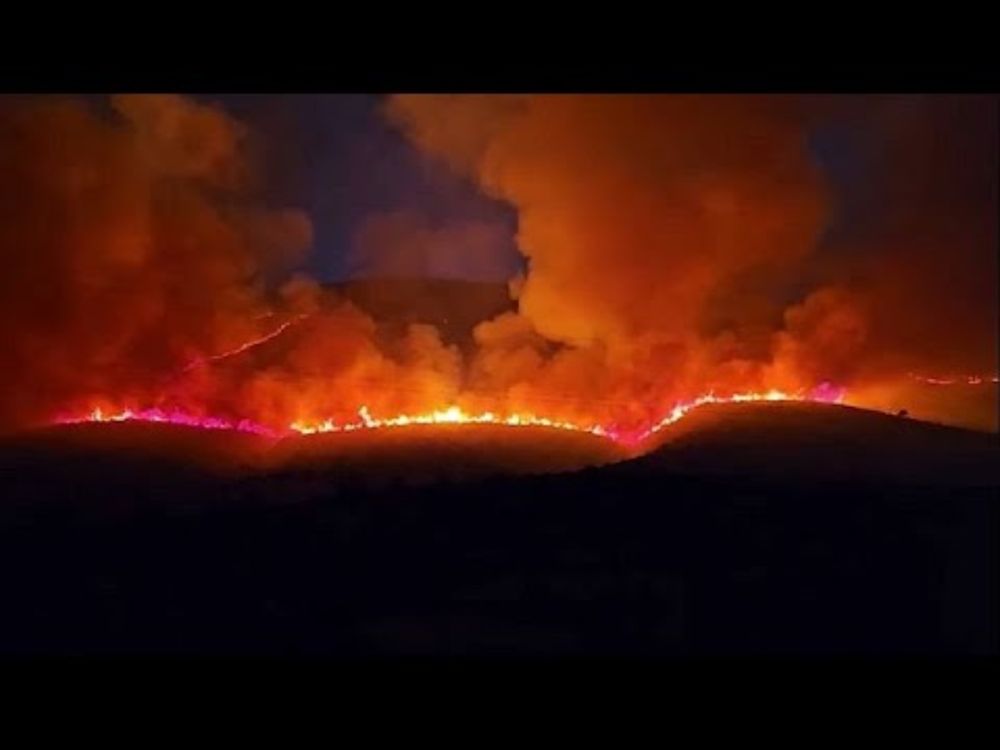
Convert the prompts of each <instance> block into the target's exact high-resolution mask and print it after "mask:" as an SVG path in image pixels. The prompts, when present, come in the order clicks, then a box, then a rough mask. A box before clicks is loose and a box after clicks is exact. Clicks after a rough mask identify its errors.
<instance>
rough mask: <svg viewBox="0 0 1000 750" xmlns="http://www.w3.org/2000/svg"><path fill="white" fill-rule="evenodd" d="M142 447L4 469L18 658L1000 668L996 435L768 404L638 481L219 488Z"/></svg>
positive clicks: (23, 443)
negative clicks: (842, 660) (998, 661)
mask: <svg viewBox="0 0 1000 750" xmlns="http://www.w3.org/2000/svg"><path fill="white" fill-rule="evenodd" d="M682 426H683V429H682ZM134 427H135V426H134V425H106V426H99V427H97V428H96V429H97V430H100V431H101V432H102V434H104V435H105V437H104V438H102V439H94V438H93V435H90V436H89V437H88V436H86V435H85V436H84V437H82V438H74V439H73V440H67V439H65V434H68V433H60V435H62V437H59V438H58V439H57V438H55V437H53V435H45V436H33V437H31V438H18V439H16V440H15V439H10V440H7V441H6V442H5V443H3V445H2V446H0V496H2V497H3V512H2V514H0V606H2V617H0V651H2V652H3V653H6V654H25V653H44V654H53V653H56V654H65V653H72V654H80V653H85V654H93V653H101V654H104V653H117V654H121V653H158V654H162V653H166V654H177V653H183V654H191V653H195V654H220V653H222V654H278V655H287V654H296V655H302V654H306V655H314V654H319V655H334V656H343V657H366V656H396V655H412V654H420V655H425V654H430V655H435V656H453V655H465V654H475V655H490V656H501V657H502V656H509V655H519V656H524V655H578V654H584V655H626V656H670V655H690V654H694V655H715V654H732V653H738V654H746V653H767V654H774V653H779V654H789V653H792V654H795V653H823V654H830V653H835V654H840V653H847V654H934V655H941V654H982V653H995V651H996V643H997V642H996V637H995V626H996V610H995V604H994V597H993V596H992V594H993V593H994V592H995V583H994V580H993V579H992V577H991V576H992V570H993V567H994V562H995V557H994V555H995V536H994V529H995V522H996V501H997V487H998V483H997V473H996V468H997V465H998V464H1000V462H998V461H997V460H996V459H997V458H998V448H997V443H996V436H995V435H988V434H981V433H972V432H966V431H961V430H955V429H948V428H939V427H934V426H930V425H924V424H921V423H915V422H912V421H909V420H902V419H894V418H890V417H885V416H881V415H875V414H869V413H864V412H858V411H856V410H851V409H841V408H837V407H793V406H787V405H773V406H772V405H764V406H761V405H752V406H747V407H738V408H733V407H730V408H719V409H714V410H713V409H706V410H704V412H702V413H700V414H698V415H692V417H690V418H689V420H684V422H682V423H680V424H679V425H678V429H677V430H676V431H675V432H674V433H672V434H669V435H668V436H666V438H665V441H664V444H663V445H662V446H660V447H659V448H658V449H657V450H656V451H654V452H653V453H652V454H650V455H647V456H644V457H641V458H639V459H635V460H632V461H625V462H621V463H615V464H609V465H605V466H602V467H595V468H587V469H582V470H577V471H568V472H565V473H559V474H546V475H534V476H525V475H522V476H517V475H512V474H510V470H511V469H510V466H509V465H504V466H502V467H500V468H502V469H503V470H504V472H506V473H505V474H504V475H503V476H491V475H490V472H489V471H488V470H486V469H484V468H483V467H482V466H479V467H477V468H476V470H474V471H469V472H465V473H462V472H457V473H455V472H454V471H449V470H448V469H449V468H454V466H453V464H455V463H456V462H457V461H459V460H461V459H460V452H459V453H455V452H454V451H452V452H450V453H449V452H445V453H441V452H440V451H439V450H438V449H437V448H428V447H427V445H425V444H417V443H414V446H415V447H414V446H411V447H409V448H407V446H406V445H404V444H403V443H405V442H406V441H403V443H400V444H398V445H396V447H395V448H394V450H397V451H398V452H399V457H398V461H396V460H395V459H393V457H392V456H382V457H381V458H380V459H379V461H381V462H382V463H381V464H378V463H376V464H373V465H367V466H365V467H363V468H364V470H357V465H356V462H355V464H352V465H354V466H355V470H353V471H352V470H348V468H347V467H346V466H345V463H344V459H343V457H340V458H339V459H338V458H337V457H336V456H334V458H331V459H330V461H328V462H326V463H324V462H323V461H322V460H320V458H318V457H317V456H318V455H319V454H317V453H316V451H315V446H316V445H318V444H316V443H314V444H311V445H312V446H313V449H310V450H309V451H305V452H304V453H305V455H307V456H308V460H304V459H301V457H300V458H299V459H295V460H287V457H286V460H283V461H282V462H281V463H280V464H275V463H274V462H272V463H271V464H269V465H268V466H267V468H266V469H261V468H259V467H260V466H261V465H263V464H261V463H260V462H257V464H256V466H257V467H258V468H256V469H251V468H239V467H237V468H235V469H234V468H233V466H235V464H233V465H230V466H229V467H228V468H227V469H226V470H219V469H218V467H215V468H210V467H207V466H205V465H196V464H192V463H190V462H185V461H183V460H179V459H178V458H177V453H176V451H175V450H173V449H171V451H163V450H157V451H146V452H144V451H143V450H140V449H134V450H133V451H132V452H127V451H123V450H121V445H120V444H121V442H122V441H125V442H127V443H128V444H129V445H131V446H133V448H135V446H136V445H139V446H140V448H141V445H142V444H143V440H144V439H147V438H148V435H146V438H144V437H143V435H144V434H145V433H141V432H136V431H135V430H133V431H132V432H128V430H129V429H130V428H134ZM143 429H147V428H143ZM148 429H151V430H154V431H159V433H158V434H160V436H161V438H162V433H164V431H166V432H169V433H170V434H171V435H174V436H176V435H177V434H178V433H177V429H178V428H159V427H157V428H148ZM466 429H470V428H466ZM471 429H473V430H474V429H475V428H471ZM180 434H182V438H176V437H171V438H170V439H171V440H177V439H179V440H180V442H181V443H185V441H188V440H194V441H195V442H198V441H209V442H212V441H215V442H213V443H212V444H213V445H218V444H222V443H220V441H227V442H224V445H225V449H222V448H217V451H218V452H219V453H220V455H221V454H225V455H235V453H240V451H243V452H244V454H245V455H256V454H257V453H261V452H263V453H267V452H268V451H272V450H274V448H273V446H272V447H268V446H263V447H262V446H260V445H257V444H255V443H254V439H253V438H248V439H247V440H246V441H244V443H245V444H244V443H241V442H240V440H242V437H243V436H233V435H229V434H211V435H210V436H208V437H206V436H205V434H203V433H199V435H197V436H194V437H192V436H191V435H190V431H186V430H181V433H180ZM415 434H416V433H415ZM468 434H470V435H471V433H468ZM158 439H159V438H158ZM491 439H492V438H491ZM496 439H497V440H500V439H502V438H499V437H498V438H496ZM538 440H539V445H540V446H541V442H544V439H543V438H538ZM116 441H117V443H116ZM168 442H169V441H168ZM418 442H419V441H418ZM161 443H162V440H161ZM116 444H117V447H115V445H116ZM185 445H186V446H187V447H186V448H184V449H185V450H189V449H190V445H188V444H187V443H185ZM199 445H201V443H199ZM175 447H176V446H175ZM202 449H203V450H207V447H205V446H203V447H202ZM542 449H543V448H542V447H540V448H539V450H542ZM285 450H288V448H287V446H286V447H285ZM477 450H479V449H477ZM581 450H583V451H584V452H585V453H586V451H589V450H590V448H581ZM480 452H481V451H480ZM293 453H295V451H293ZM320 453H321V452H320ZM241 455H243V454H241ZM415 456H416V459H415V458H414V457H415ZM618 458H620V457H618ZM404 459H405V460H404ZM586 459H587V461H590V462H592V461H593V460H594V456H593V455H591V454H587V456H586ZM247 460H248V464H247V465H249V464H250V463H253V462H252V461H250V460H249V459H247ZM407 461H409V463H406V462H407ZM394 463H398V464H399V465H405V466H407V467H408V468H407V470H406V471H403V472H400V471H392V470H391V466H392V465H394ZM418 464H420V465H424V466H425V467H429V468H428V470H427V471H425V472H424V473H423V474H422V475H421V477H420V478H419V480H418V481H411V478H410V476H409V474H410V473H411V469H412V467H413V466H414V465H418ZM380 467H381V468H380ZM434 467H438V469H439V470H438V471H434V470H431V469H433V468H434ZM487 468H488V467H487Z"/></svg>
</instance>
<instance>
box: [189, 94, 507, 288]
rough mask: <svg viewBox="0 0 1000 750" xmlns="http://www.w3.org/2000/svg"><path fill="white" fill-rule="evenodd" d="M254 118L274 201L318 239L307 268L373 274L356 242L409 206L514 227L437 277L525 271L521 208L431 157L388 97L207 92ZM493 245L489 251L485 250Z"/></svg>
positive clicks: (435, 215)
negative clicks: (500, 242) (391, 109)
mask: <svg viewBox="0 0 1000 750" xmlns="http://www.w3.org/2000/svg"><path fill="white" fill-rule="evenodd" d="M197 98H199V99H201V100H202V101H206V102H215V103H219V104H222V106H223V107H224V108H225V109H226V110H227V111H228V112H230V113H231V114H232V115H234V116H235V117H236V118H237V119H240V120H242V121H244V122H246V123H248V124H249V125H250V127H251V129H252V131H253V134H254V138H255V142H256V144H257V145H258V146H259V148H260V152H259V156H260V164H261V167H262V168H263V169H264V170H265V173H264V174H265V176H264V179H263V180H262V183H263V185H264V187H265V189H266V193H265V195H266V196H267V198H268V200H269V202H272V203H284V204H286V205H290V206H297V207H300V208H302V209H303V210H304V211H306V213H308V214H309V217H310V218H311V220H312V222H313V230H314V232H315V245H314V249H313V252H312V254H311V256H310V258H309V259H308V265H307V266H306V270H307V271H308V272H309V273H310V274H311V275H314V276H316V277H319V278H323V279H327V280H331V281H336V280H343V279H346V278H351V277H359V276H364V275H366V271H367V270H369V269H366V268H364V266H363V265H362V264H358V263H356V262H352V260H351V257H350V252H349V251H350V247H351V244H352V241H353V238H354V237H355V235H356V233H357V231H358V229H359V227H360V226H361V225H362V224H363V222H364V220H365V218H366V217H368V216H372V215H376V214H380V213H385V212H392V211H398V210H407V211H410V212H419V213H420V214H421V215H423V216H425V217H426V219H427V221H428V223H429V224H430V225H431V226H444V225H448V224H450V223H452V222H453V221H455V220H463V221H468V220H469V219H475V220H480V221H483V222H487V223H491V224H493V223H495V224H497V225H499V226H501V227H503V228H504V231H505V233H506V234H507V235H508V236H509V238H510V239H509V242H508V243H507V245H506V247H505V248H503V252H502V253H498V252H497V249H498V248H497V247H496V246H494V247H490V248H476V247H473V246H470V247H468V248H467V255H466V257H467V262H456V261H455V259H454V258H450V259H448V260H447V261H446V262H444V263H442V264H441V265H438V266H437V267H436V268H434V269H432V270H433V271H436V272H435V273H432V275H435V276H442V277H449V278H461V279H469V280H477V281H478V280H490V281H505V280H506V279H508V278H509V277H510V276H512V275H513V274H514V273H516V272H517V270H518V269H519V268H520V266H521V263H522V258H521V256H520V255H519V254H518V252H517V249H516V247H515V244H514V233H515V231H516V218H515V212H514V211H513V210H512V209H511V208H510V207H508V206H505V205H504V204H503V203H501V202H499V201H495V200H491V199H489V198H487V197H485V196H484V195H482V193H480V192H479V191H478V190H477V189H476V187H475V186H474V185H472V184H471V182H469V181H467V180H464V179H461V178H459V177H457V176H455V175H454V174H453V173H451V172H450V171H448V170H446V169H445V168H443V167H442V166H441V165H439V164H436V163H434V162H433V161H431V160H428V159H426V158H424V157H423V156H421V155H420V154H418V153H417V151H416V150H415V149H414V148H413V147H412V146H411V145H410V144H408V143H407V142H406V140H405V139H404V137H403V135H402V134H401V133H399V131H398V130H396V129H394V128H393V127H392V126H391V125H390V124H389V123H387V122H386V120H385V118H384V117H382V115H381V114H380V113H379V107H380V104H381V97H378V96H367V95H357V94H350V95H282V96H273V95H254V94H239V95H233V94H228V95H203V96H200V97H197ZM484 251H485V252H484Z"/></svg>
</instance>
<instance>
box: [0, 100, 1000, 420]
mask: <svg viewBox="0 0 1000 750" xmlns="http://www.w3.org/2000/svg"><path fill="white" fill-rule="evenodd" d="M384 113H385V115H386V116H387V118H388V120H389V121H390V122H392V123H394V124H395V125H396V126H397V127H398V128H399V130H400V131H401V132H402V133H404V134H405V136H406V137H407V138H408V139H409V140H410V142H412V144H413V145H414V146H415V147H416V148H417V149H419V151H420V152H421V153H423V154H425V155H426V157H427V158H428V159H431V160H436V161H438V162H440V163H443V164H444V165H446V166H447V168H448V169H450V170H453V171H454V172H455V173H456V174H458V175H460V176H462V177H464V178H466V179H468V180H469V181H470V184H472V185H474V186H476V187H478V189H480V190H482V191H483V192H484V193H486V194H488V195H489V196H491V197H493V198H495V199H498V200H500V201H503V202H505V203H508V204H510V205H511V206H512V207H513V208H514V209H515V210H516V212H517V219H518V227H517V235H516V238H515V239H516V244H517V247H518V249H519V250H520V252H521V253H522V254H523V256H524V258H525V261H526V271H525V272H524V273H523V274H521V275H519V276H517V277H515V278H512V279H511V281H510V293H511V296H512V298H513V299H514V300H515V303H516V304H515V305H514V307H515V311H513V312H505V313H503V314H501V315H500V316H498V317H496V318H493V319H491V320H484V321H482V322H481V323H480V324H479V325H478V326H477V327H475V329H474V330H473V331H472V332H471V342H470V343H468V344H467V345H466V344H462V345H461V346H459V345H458V344H457V343H456V342H455V341H454V340H450V339H449V338H448V334H447V333H446V332H445V331H439V330H438V329H436V328H434V327H433V326H431V325H427V324H422V323H420V324H402V323H399V322H398V321H397V322H395V323H394V322H393V321H383V320H379V321H376V320H374V319H373V318H372V317H371V316H370V315H369V314H367V313H365V312H363V311H362V310H360V309H359V308H358V307H356V306H355V305H353V304H351V303H350V302H349V301H347V300H346V299H343V298H340V297H338V296H337V294H335V293H333V292H331V291H330V290H329V289H327V288H324V287H323V286H322V285H320V284H319V283H318V282H317V281H316V280H314V279H310V278H307V277H303V276H296V275H294V273H293V271H294V269H295V268H296V267H299V266H300V265H301V260H302V258H303V254H304V253H305V252H306V251H307V250H308V248H309V245H310V240H311V225H310V220H309V217H307V216H305V215H304V214H303V213H301V212H299V211H296V210H294V209H282V208H277V209H276V208H273V207H266V206H264V205H262V202H261V201H260V200H259V198H258V196H259V195H260V194H261V191H260V188H261V185H260V184H259V183H258V179H259V177H258V175H259V174H260V172H259V171H258V169H257V167H258V165H255V164H254V163H253V162H252V160H251V159H249V158H248V156H247V148H246V140H247V137H248V131H247V130H246V128H245V127H244V126H243V125H241V124H240V123H238V122H236V121H234V120H233V119H232V118H231V117H229V116H228V115H226V114H225V113H224V112H223V111H222V110H221V109H218V108H215V107H213V106H208V105H203V104H196V103H194V102H192V101H191V100H188V99H185V98H182V97H174V96H123V97H113V98H111V99H110V101H109V102H108V106H106V107H99V106H96V105H94V104H88V103H85V102H83V101H79V100H74V99H69V98H56V97H46V98H27V99H24V98H8V99H5V100H0V211H2V212H3V213H2V216H0V247H2V248H3V252H4V260H5V273H4V274H3V275H2V276H0V335H2V336H3V339H4V341H5V343H6V344H7V353H6V358H5V367H4V368H3V370H2V375H0V392H2V394H3V395H2V396H0V425H2V426H3V427H4V428H15V427H19V426H25V425H29V424H36V423H40V422H45V421H47V420H50V419H52V418H53V416H54V415H56V414H58V413H61V412H66V411H69V412H73V411H76V412H79V410H81V409H90V408H92V407H93V406H94V405H95V404H106V405H107V406H108V407H109V408H121V407H122V406H129V407H133V408H140V407H151V406H163V407H165V408H166V407H170V408H174V407H176V408H181V409H184V410H185V411H187V412H191V413H194V414H218V415H224V416H226V417H228V418H232V419H240V418H247V419H252V420H255V421H257V422H261V423H264V424H271V425H276V426H287V425H289V424H291V423H292V422H295V421H307V422H315V421H316V420H322V419H327V418H331V419H334V420H336V421H350V420H352V419H354V418H355V417H356V414H357V409H358V407H359V406H360V405H362V404H364V405H365V406H366V407H368V408H369V409H370V410H371V412H372V413H374V414H380V415H384V416H391V415H395V414H400V413H416V412H425V411H428V410H432V409H437V408H442V407H445V406H448V405H451V404H457V405H459V406H461V407H463V408H465V409H467V410H469V411H475V412H480V411H484V410H490V411H493V412H496V413H506V412H512V411H517V412H524V411H530V412H534V413H536V414H540V415H543V416H547V417H550V418H553V419H569V420H576V421H581V422H587V423H592V422H594V421H599V422H601V423H603V424H619V425H629V426H631V425H640V424H648V423H649V422H650V421H652V420H656V419H658V418H660V417H662V416H663V414H664V413H665V411H668V410H669V409H670V407H672V406H673V404H674V403H676V401H677V400H679V399H684V398H691V397H694V396H697V395H700V394H703V393H705V392H707V391H709V390H714V391H715V392H716V393H720V394H724V393H726V392H740V391H750V390H754V391H757V390H766V389H770V388H778V389H781V390H785V391H801V390H808V389H811V388H813V387H816V386H819V385H820V384H822V383H824V382H829V383H833V384H835V385H838V386H846V387H847V388H848V389H849V394H850V395H851V398H852V399H853V400H854V402H855V403H859V404H860V405H875V406H879V407H880V408H895V407H896V406H897V405H901V406H912V404H911V403H910V400H911V399H912V397H913V396H914V392H912V391H907V390H906V388H907V386H906V383H910V385H911V386H912V381H907V379H906V374H907V373H908V372H913V371H918V372H924V373H930V374H934V373H939V372H947V371H954V372H995V371H996V318H997V289H996V286H997V285H996V255H995V247H996V242H997V229H996V211H995V207H996V200H997V195H996V190H997V187H996V175H997V148H996V139H995V137H993V136H995V132H996V127H997V114H996V102H995V100H993V99H986V98H975V97H958V98H948V97H944V98H942V97H927V98H919V97H916V98H915V97H902V98H895V97H879V98H871V99H869V98H865V99H852V98H837V97H834V98H830V97H827V98H808V97H720V96H502V97H498V96H398V97H391V98H389V99H388V100H387V101H386V106H385V112H384ZM817 132H820V133H833V134H834V135H835V136H836V137H833V138H832V141H831V143H832V144H833V145H832V146H828V148H832V149H833V151H834V153H833V154H832V155H831V154H830V153H827V154H826V155H825V156H824V154H823V151H822V149H817V147H816V143H815V142H814V141H813V137H814V136H815V134H816V133H817ZM838 139H839V140H838ZM838 149H840V151H838ZM845 154H849V155H850V157H851V158H850V159H848V158H846V156H845ZM845 165H846V168H849V169H851V170H854V171H853V173H851V174H846V175H845V174H842V173H840V172H838V169H843V168H845ZM330 179H331V181H332V180H335V179H336V175H331V176H330ZM848 186H849V187H850V188H851V189H847V187H848ZM508 231H509V230H508V229H507V228H506V226H505V225H504V224H502V223H491V222H489V221H483V220H482V219H481V217H476V216H470V217H469V218H468V220H457V221H456V220H450V221H448V222H444V223H442V222H440V221H437V220H435V221H432V220H431V219H430V218H428V216H427V214H426V213H424V212H422V211H421V210H411V208H410V207H408V206H406V205H403V206H400V207H399V210H398V211H395V212H390V213H385V212H381V213H378V214H373V215H371V216H369V217H368V219H367V220H366V221H365V222H364V223H363V224H362V225H361V227H360V229H359V230H358V232H357V234H356V237H355V242H354V245H353V247H352V248H351V250H350V252H351V261H352V263H351V265H352V266H353V267H355V268H357V269H360V270H361V271H362V272H363V273H364V274H365V275H371V276H392V277H412V276H423V277H434V276H442V275H446V272H447V271H448V270H451V271H453V272H454V271H455V269H459V271H460V272H461V273H462V274H463V275H465V276H469V277H472V278H478V275H477V274H484V276H485V277H489V276H494V275H496V273H497V271H498V269H501V268H507V267H509V258H506V257H503V256H504V255H505V253H506V252H507V249H506V248H507V247H508V246H509V242H510V239H511V238H510V237H509V236H508V235H507V234H505V233H507V232H508ZM228 353H234V354H233V355H232V356H228ZM901 384H902V385H901ZM901 399H902V400H903V402H902V403H900V400H901ZM921 408H924V407H923V406H922V407H921ZM962 409H964V407H961V408H959V407H957V406H949V407H947V408H945V409H944V411H941V410H940V409H939V410H938V412H935V411H934V408H932V407H930V406H928V407H926V409H925V411H926V414H925V416H929V417H933V418H942V419H945V420H952V421H954V420H955V419H958V420H959V421H964V422H967V423H977V424H978V423H979V422H981V421H982V414H983V410H982V408H981V406H977V407H976V409H979V411H976V412H975V413H973V412H972V411H969V412H968V413H966V412H963V411H962ZM973 411H974V410H973ZM987 411H988V410H987ZM959 412H961V414H959ZM914 413H915V414H917V410H914ZM956 415H958V416H956ZM993 419H994V422H993V423H987V426H993V427H994V428H995V417H994V418H993ZM977 420H978V421H977Z"/></svg>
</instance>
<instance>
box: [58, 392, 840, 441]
mask: <svg viewBox="0 0 1000 750" xmlns="http://www.w3.org/2000/svg"><path fill="white" fill-rule="evenodd" d="M843 396H844V391H843V389H840V388H834V387H831V386H829V385H827V384H824V385H822V386H820V387H819V388H816V389H814V390H813V391H811V392H804V391H802V392H796V393H787V392H784V391H778V390H770V391H766V392H761V393H753V392H751V393H736V394H732V395H729V396H717V395H715V394H714V393H708V394H705V395H703V396H699V397H698V398H695V399H692V400H690V401H683V402H680V403H678V404H677V405H675V406H674V407H673V409H671V410H670V411H669V412H668V413H667V414H666V415H665V416H664V417H662V418H661V419H660V420H658V421H657V422H655V423H653V424H651V425H649V426H647V427H645V428H642V429H638V430H636V429H633V430H625V429H621V428H619V427H617V426H613V425H602V424H597V423H578V422H569V421H563V420H556V419H550V418H548V417H544V416H540V415H537V414H531V413H512V414H506V415H504V414H497V413H494V412H491V411H485V412H481V413H470V412H467V411H465V410H463V409H462V408H460V407H458V406H449V407H448V408H446V409H438V410H435V411H430V412H426V413H423V414H401V415H397V416H393V417H374V416H372V414H371V412H370V411H369V409H368V407H367V406H366V405H361V406H360V407H359V408H358V412H357V414H358V418H357V419H356V420H353V421H349V422H336V421H334V420H332V419H323V420H316V421H309V420H296V421H294V422H292V423H291V424H289V425H288V426H287V427H285V428H274V427H269V426H266V425H263V424H259V423H256V422H253V421H251V420H247V419H242V420H238V421H237V420H230V419H226V418H222V417H212V416H197V415H193V414H189V413H187V412H183V411H180V410H170V411H166V410H162V409H157V408H151V409H130V408H125V409H121V410H118V411H106V410H104V409H101V408H100V407H97V408H94V409H92V410H91V411H89V412H87V413H86V414H84V415H82V416H60V417H58V418H57V419H56V420H55V421H56V423H58V424H79V423H93V422H156V423H169V424H176V425H183V426H186V427H198V428H201V429H209V430H235V431H239V432H249V433H254V434H258V435H264V436H267V437H275V438H278V437H285V436H290V435H315V434H321V433H340V432H354V431H357V430H379V429H391V428H405V427H410V426H415V425H465V424H489V425H498V426H503V427H536V428H537V427H542V428H547V429H553V430H564V431H569V432H581V433H589V434H591V435H595V436H597V437H601V438H605V439H608V440H612V441H614V442H615V443H618V444H621V445H626V446H635V445H638V444H639V443H641V442H643V441H644V440H646V439H647V438H649V437H650V436H651V435H653V434H655V433H657V432H659V431H660V430H662V429H664V428H665V427H667V426H669V425H671V424H674V423H675V422H678V421H679V420H681V419H683V418H684V417H685V416H686V415H687V414H688V413H689V412H691V411H692V410H693V409H696V408H698V407H700V406H704V405H706V404H726V403H743V402H751V401H772V402H780V401H813V402H822V403H840V402H841V401H842V399H843Z"/></svg>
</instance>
